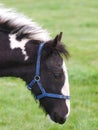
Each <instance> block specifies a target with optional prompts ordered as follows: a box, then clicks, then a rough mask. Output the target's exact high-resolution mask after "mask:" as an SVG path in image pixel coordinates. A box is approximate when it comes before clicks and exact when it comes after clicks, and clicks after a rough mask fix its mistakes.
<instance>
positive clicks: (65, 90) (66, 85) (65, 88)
mask: <svg viewBox="0 0 98 130" xmlns="http://www.w3.org/2000/svg"><path fill="white" fill-rule="evenodd" d="M62 68H63V71H64V74H65V82H64V86H63V87H62V90H61V93H62V94H63V95H66V96H70V90H69V81H68V73H67V68H66V65H65V62H64V61H63V65H62ZM65 102H66V105H67V108H68V113H67V115H66V118H67V117H68V116H69V113H70V100H69V99H66V101H65Z"/></svg>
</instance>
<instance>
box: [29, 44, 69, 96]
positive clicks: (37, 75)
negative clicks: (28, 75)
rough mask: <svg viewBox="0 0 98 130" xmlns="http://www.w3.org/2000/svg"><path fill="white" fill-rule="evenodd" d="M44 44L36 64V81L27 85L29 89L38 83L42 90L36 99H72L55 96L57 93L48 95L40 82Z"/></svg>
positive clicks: (40, 48) (41, 46) (39, 50)
mask: <svg viewBox="0 0 98 130" xmlns="http://www.w3.org/2000/svg"><path fill="white" fill-rule="evenodd" d="M43 46H44V44H43V43H41V44H40V46H39V49H38V54H37V63H36V73H35V76H34V79H33V80H32V81H31V82H30V83H29V84H28V85H27V88H28V89H29V90H31V89H32V88H33V86H34V84H35V83H37V85H38V87H39V89H40V90H41V94H40V95H38V96H35V97H36V99H42V98H45V97H50V98H59V99H70V96H65V95H60V94H55V93H47V92H46V91H45V89H44V88H43V86H42V84H41V82H40V59H41V51H42V49H43Z"/></svg>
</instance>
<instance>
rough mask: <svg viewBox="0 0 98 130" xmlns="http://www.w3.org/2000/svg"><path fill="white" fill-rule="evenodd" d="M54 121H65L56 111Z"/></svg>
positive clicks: (61, 122)
mask: <svg viewBox="0 0 98 130" xmlns="http://www.w3.org/2000/svg"><path fill="white" fill-rule="evenodd" d="M54 121H55V122H57V123H60V124H63V123H64V122H65V121H66V118H65V117H62V116H59V114H58V113H56V112H55V113H54Z"/></svg>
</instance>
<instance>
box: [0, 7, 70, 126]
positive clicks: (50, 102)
mask: <svg viewBox="0 0 98 130" xmlns="http://www.w3.org/2000/svg"><path fill="white" fill-rule="evenodd" d="M61 39H62V33H60V34H58V35H57V36H56V37H55V38H53V39H51V37H50V35H49V33H48V31H46V30H44V29H42V27H41V26H39V25H38V24H37V23H36V22H32V20H31V19H28V18H27V17H25V16H23V15H21V14H18V13H16V12H15V11H13V10H12V9H6V8H4V7H2V6H0V77H4V76H14V77H20V78H22V79H23V80H24V81H25V82H26V84H28V83H30V82H31V81H32V79H34V76H35V71H36V70H35V68H36V61H37V52H38V49H39V47H40V45H41V44H43V45H44V46H43V49H42V52H41V59H40V82H41V84H42V86H43V88H44V90H45V91H46V92H47V93H53V94H57V95H61V97H64V98H61V99H59V98H56V99H55V97H53V98H50V97H44V98H42V99H39V102H40V105H41V107H43V109H44V110H45V112H46V113H47V114H48V115H49V116H50V118H51V119H52V120H53V121H55V122H57V123H60V124H63V123H64V122H65V121H66V119H67V117H68V115H69V113H70V101H69V98H65V97H69V96H70V92H69V81H68V73H67V68H66V65H65V61H64V59H63V57H62V54H63V55H64V56H65V57H68V55H69V53H68V51H67V49H66V47H65V46H64V45H63V44H62V42H61ZM31 88H32V89H31V92H32V94H33V95H34V96H37V95H39V94H41V91H40V90H39V88H38V85H37V84H36V83H35V84H34V85H33V87H32V86H31ZM59 97H60V96H59Z"/></svg>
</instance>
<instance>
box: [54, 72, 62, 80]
mask: <svg viewBox="0 0 98 130" xmlns="http://www.w3.org/2000/svg"><path fill="white" fill-rule="evenodd" d="M54 76H55V78H56V79H59V78H61V77H62V74H61V73H55V74H54Z"/></svg>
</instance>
